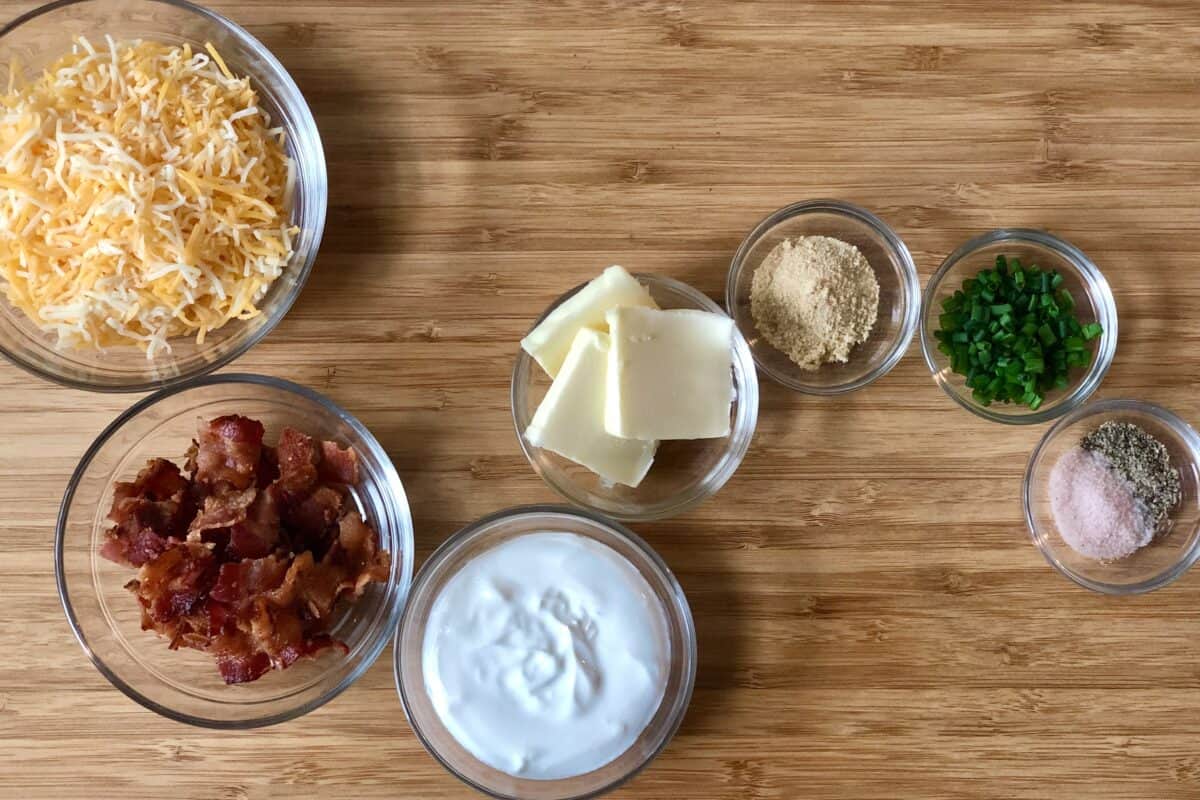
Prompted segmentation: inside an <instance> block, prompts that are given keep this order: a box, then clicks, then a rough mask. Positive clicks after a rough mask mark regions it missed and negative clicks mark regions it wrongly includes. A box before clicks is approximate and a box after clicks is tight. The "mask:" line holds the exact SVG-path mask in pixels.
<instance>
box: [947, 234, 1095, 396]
mask: <svg viewBox="0 0 1200 800" xmlns="http://www.w3.org/2000/svg"><path fill="white" fill-rule="evenodd" d="M1062 284H1063V276H1062V275H1060V274H1059V273H1058V271H1057V270H1043V269H1039V268H1038V267H1037V266H1029V267H1026V266H1022V264H1021V261H1020V259H1017V258H1012V259H1008V258H1005V257H1004V256H996V265H995V267H993V268H992V269H985V270H983V271H982V272H980V273H979V274H978V275H977V276H975V277H974V278H968V279H967V280H965V281H963V285H962V289H960V290H958V291H956V292H955V293H954V294H953V295H951V296H950V297H947V298H946V299H945V300H943V301H942V313H941V315H940V316H939V317H938V325H939V326H940V327H939V329H938V330H937V331H935V332H934V334H933V335H934V337H935V338H936V339H937V340H938V350H940V351H941V352H942V353H944V354H945V355H946V356H947V357H949V359H950V369H952V370H953V371H954V372H956V373H958V374H959V375H963V376H965V377H966V379H967V381H966V383H967V388H969V389H970V390H971V395H972V397H974V399H975V402H977V403H979V404H980V405H984V406H988V405H991V404H992V403H994V402H1001V403H1020V404H1021V405H1025V406H1029V408H1030V409H1031V410H1034V411H1036V410H1037V409H1038V408H1039V407H1040V406H1041V405H1042V403H1043V402H1045V400H1046V393H1047V392H1049V391H1051V390H1054V389H1065V388H1066V387H1067V386H1069V385H1070V378H1069V374H1070V371H1071V369H1072V368H1075V367H1080V368H1083V367H1087V366H1088V365H1089V364H1091V363H1092V348H1091V347H1089V346H1088V342H1091V341H1093V340H1095V339H1096V338H1097V337H1099V336H1100V335H1101V334H1102V333H1104V328H1103V327H1102V326H1101V325H1100V324H1099V323H1097V322H1092V323H1089V324H1087V325H1080V324H1079V320H1078V318H1076V316H1075V298H1074V297H1073V296H1072V295H1071V293H1070V292H1069V291H1068V290H1067V289H1066V288H1064V287H1063V285H1062Z"/></svg>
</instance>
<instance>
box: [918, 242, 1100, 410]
mask: <svg viewBox="0 0 1200 800" xmlns="http://www.w3.org/2000/svg"><path fill="white" fill-rule="evenodd" d="M999 255H1003V256H1006V257H1009V258H1011V257H1014V256H1015V257H1018V258H1020V259H1021V264H1022V265H1024V266H1027V267H1028V266H1034V265H1036V266H1038V267H1041V268H1042V269H1057V270H1058V272H1059V273H1060V274H1061V275H1062V276H1063V284H1062V286H1063V288H1064V289H1067V290H1068V291H1070V292H1071V295H1072V296H1073V297H1074V298H1075V303H1076V307H1075V314H1076V316H1077V317H1078V319H1079V324H1081V325H1087V324H1089V323H1092V322H1099V323H1100V324H1101V325H1102V326H1104V333H1102V334H1101V335H1100V337H1099V338H1098V339H1096V340H1095V341H1093V342H1092V343H1091V347H1092V362H1091V364H1090V365H1089V366H1088V367H1087V368H1086V369H1075V368H1072V370H1071V375H1070V377H1071V383H1070V385H1068V386H1067V388H1065V389H1057V390H1054V391H1051V392H1048V393H1047V394H1046V399H1045V402H1043V403H1042V405H1041V407H1040V408H1038V410H1037V411H1031V410H1029V408H1028V407H1027V406H1023V405H1018V404H1016V403H1008V404H1005V403H992V404H991V405H990V406H981V405H980V404H979V403H977V402H975V399H974V398H973V397H972V396H971V389H969V388H968V387H967V385H966V378H964V377H963V376H962V375H958V374H955V373H954V372H953V371H952V370H951V369H950V358H949V356H947V355H946V354H945V353H943V352H942V351H940V350H938V341H937V339H935V338H934V336H933V333H934V331H936V330H937V329H938V326H939V317H940V316H941V314H942V302H943V301H944V300H945V299H946V298H948V297H950V296H951V295H953V294H954V293H955V292H956V291H958V290H959V289H961V288H962V285H963V281H965V280H966V279H967V278H974V277H975V276H976V275H978V274H979V272H980V271H981V270H984V269H990V268H992V267H994V266H995V264H996V256H999ZM921 352H922V353H924V355H925V363H926V364H927V365H928V366H929V370H930V372H932V373H933V379H934V381H936V382H937V384H938V386H940V387H942V390H943V391H944V392H945V393H946V394H947V395H949V396H950V399H952V400H953V401H954V402H956V403H958V404H959V405H960V406H962V407H963V408H965V409H967V410H968V411H970V412H971V413H973V414H977V415H979V416H981V417H983V418H984V419H989V420H992V421H993V422H1004V423H1008V424H1010V425H1032V424H1037V423H1040V422H1046V421H1048V420H1052V419H1054V418H1056V417H1060V416H1062V415H1063V414H1066V413H1067V412H1069V411H1071V410H1072V409H1074V408H1077V407H1078V406H1079V405H1081V404H1082V403H1083V402H1084V401H1085V400H1087V399H1088V397H1090V396H1091V394H1092V392H1094V391H1096V388H1097V387H1098V386H1100V382H1101V381H1102V380H1104V374H1105V373H1106V372H1108V368H1109V366H1110V365H1111V364H1112V360H1113V356H1115V355H1116V352H1117V304H1116V300H1114V298H1113V293H1112V289H1110V288H1109V286H1108V281H1107V280H1105V279H1104V275H1103V274H1101V272H1100V270H1099V269H1098V268H1097V267H1096V265H1095V264H1093V263H1092V261H1091V259H1089V258H1088V257H1087V256H1086V255H1084V254H1083V251H1082V250H1080V249H1079V248H1078V247H1075V246H1074V245H1073V244H1071V243H1070V242H1067V241H1064V240H1062V239H1060V238H1058V237H1057V236H1054V235H1053V234H1049V233H1046V232H1045V231H1037V230H1027V229H1023V228H1000V229H998V230H994V231H991V232H990V233H985V234H984V235H982V236H978V237H976V238H974V239H971V240H970V241H969V242H966V243H965V244H963V245H962V246H961V247H959V248H958V249H957V250H955V251H954V252H953V253H951V254H950V255H949V256H947V258H946V260H945V261H943V262H942V265H941V266H940V267H939V268H938V271H937V272H935V273H934V274H933V277H932V278H930V279H929V284H928V285H927V286H926V287H925V298H924V301H923V305H922V310H921Z"/></svg>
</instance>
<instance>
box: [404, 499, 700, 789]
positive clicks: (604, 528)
mask: <svg viewBox="0 0 1200 800" xmlns="http://www.w3.org/2000/svg"><path fill="white" fill-rule="evenodd" d="M541 532H557V533H573V534H578V535H580V536H585V537H587V538H589V539H592V540H595V541H597V542H600V543H602V544H605V545H607V546H608V547H611V548H612V549H613V550H615V551H617V553H619V554H620V555H622V556H624V557H625V558H626V559H628V560H629V562H630V563H631V564H632V565H633V566H634V567H635V568H636V569H637V570H638V571H639V572H640V573H641V574H642V577H644V578H645V579H646V582H647V583H648V584H649V585H650V588H651V589H652V591H653V592H654V596H655V597H657V598H658V600H659V602H661V603H662V608H663V612H664V616H665V617H666V620H667V629H668V638H669V645H670V667H669V672H668V677H667V686H666V690H665V692H664V694H663V699H662V702H661V703H660V704H659V707H658V711H657V712H655V714H654V717H653V718H652V719H651V720H650V723H649V724H648V725H647V726H646V728H645V729H644V730H643V731H642V733H641V735H640V736H639V737H638V738H637V740H636V741H635V742H634V743H633V744H632V745H631V746H630V747H629V749H628V750H626V751H625V752H624V753H622V754H621V755H620V756H618V757H617V758H616V759H615V760H613V761H611V762H610V763H608V764H606V765H605V766H603V767H600V768H599V769H596V770H593V771H592V772H588V773H585V774H583V775H577V776H574V777H570V778H560V779H555V780H532V779H528V778H518V777H514V776H512V775H508V774H506V773H503V772H500V771H499V770H496V769H494V768H492V767H489V766H488V765H486V764H484V763H483V762H481V761H479V760H478V759H477V758H475V757H474V756H473V755H471V754H470V753H469V752H468V751H467V750H466V749H465V748H464V747H463V746H462V745H460V744H459V743H458V741H457V740H455V738H454V737H453V735H452V734H451V733H450V732H449V731H448V730H447V729H446V727H445V726H444V725H443V724H442V721H441V719H440V718H439V717H438V714H437V712H436V711H435V710H434V708H433V704H432V703H431V701H430V699H429V694H428V691H427V689H426V686H425V681H424V675H423V670H422V663H421V660H422V645H423V642H424V638H425V630H426V622H427V620H428V618H429V612H430V609H431V608H432V606H433V603H434V601H435V600H436V599H437V597H438V595H439V594H440V593H441V591H442V589H443V587H445V585H446V582H447V581H448V580H449V579H450V578H451V577H452V576H454V575H455V574H456V573H457V572H458V571H459V570H460V569H461V568H462V567H463V566H464V565H465V564H466V563H467V562H468V561H469V560H470V559H471V558H473V557H474V556H476V555H478V554H480V553H482V552H484V551H485V550H488V549H490V548H492V547H495V546H496V545H498V544H500V543H502V542H505V541H508V540H510V539H513V538H515V537H517V536H521V535H523V534H528V533H541ZM394 654H395V665H394V666H395V674H396V688H397V690H398V691H399V693H400V701H401V702H402V703H403V704H404V712H405V714H407V715H408V721H409V724H411V725H412V728H413V731H414V732H416V734H417V738H418V739H420V740H421V743H422V744H423V745H424V746H425V749H426V750H428V751H429V752H430V754H432V755H433V757H434V758H436V759H437V760H438V761H439V762H441V764H442V766H444V767H445V768H446V769H447V770H449V771H450V772H451V773H452V774H453V775H454V776H455V777H457V778H459V779H460V780H462V781H463V782H464V783H467V784H469V785H470V786H472V787H474V788H475V789H477V790H478V791H481V792H483V793H484V794H487V795H490V796H492V797H497V798H503V799H504V800H567V799H568V798H574V799H578V798H584V797H595V796H597V795H599V794H603V793H604V792H607V791H610V790H612V789H615V788H616V787H618V786H620V785H621V784H623V783H625V782H626V781H628V780H629V779H631V778H632V777H633V776H634V775H636V774H637V773H638V772H639V771H641V770H642V769H643V768H645V767H646V765H647V764H649V763H650V762H651V761H652V760H653V759H654V757H655V756H657V755H658V754H659V753H660V752H661V751H662V749H663V748H664V747H666V745H667V742H669V741H670V740H671V737H672V736H674V734H675V731H676V730H677V729H678V728H679V724H680V723H681V722H682V721H683V716H684V713H685V712H686V711H687V706H688V702H689V701H690V700H691V696H692V686H693V684H694V683H695V679H696V632H695V628H694V626H693V624H692V612H691V609H690V608H689V607H688V602H687V598H686V597H685V596H684V594H683V589H682V588H680V586H679V583H678V582H677V581H676V580H675V577H674V576H673V575H672V574H671V571H670V569H669V568H668V567H667V565H666V564H665V563H664V562H663V560H662V558H661V557H659V555H658V554H657V553H655V552H654V551H653V550H652V549H651V548H650V546H649V545H647V544H646V543H645V542H644V541H642V540H641V539H639V538H638V537H637V536H636V535H634V534H633V533H632V532H631V531H629V530H628V529H626V528H624V527H622V526H621V525H619V524H617V523H615V522H612V521H610V520H607V519H605V518H603V517H601V516H599V515H597V514H593V513H590V512H588V511H581V510H576V509H572V508H569V507H566V506H523V507H518V508H511V509H508V510H506V511H501V512H498V513H496V514H492V515H489V516H487V517H484V518H483V519H481V520H479V521H477V522H474V523H472V524H470V525H468V526H467V527H465V528H463V529H462V530H461V531H459V532H458V533H456V534H454V535H453V536H451V537H450V538H449V539H447V540H446V541H445V542H443V543H442V545H441V547H439V548H438V549H437V550H436V551H434V553H433V555H431V556H430V557H429V560H428V561H426V562H425V563H424V564H423V565H422V566H421V570H420V572H419V573H417V577H416V580H415V581H414V583H413V591H412V594H411V595H410V597H409V602H408V604H407V605H406V606H405V609H404V615H403V617H402V619H401V620H400V628H399V632H398V633H397V635H396V646H395V650H394Z"/></svg>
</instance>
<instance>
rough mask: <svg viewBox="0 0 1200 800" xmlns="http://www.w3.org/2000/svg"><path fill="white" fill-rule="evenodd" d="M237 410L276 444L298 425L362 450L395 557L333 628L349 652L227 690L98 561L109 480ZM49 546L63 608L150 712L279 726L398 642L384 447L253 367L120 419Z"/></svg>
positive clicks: (396, 569) (181, 449)
mask: <svg viewBox="0 0 1200 800" xmlns="http://www.w3.org/2000/svg"><path fill="white" fill-rule="evenodd" d="M234 413H236V414H242V415H245V416H248V417H251V418H253V419H257V420H259V421H261V422H262V423H263V425H264V426H266V429H267V434H266V441H267V442H269V443H274V442H275V441H276V440H277V438H278V435H279V430H280V428H281V427H283V426H284V425H291V426H294V427H296V428H298V429H299V430H302V431H304V432H305V433H308V434H310V435H312V436H315V437H319V438H322V439H329V440H333V441H336V442H338V443H340V444H342V445H343V446H349V447H352V448H353V449H354V450H355V451H357V452H358V455H359V459H360V460H359V466H360V469H361V472H362V480H361V482H360V484H359V485H358V486H357V487H355V489H354V490H353V498H354V501H355V503H356V504H357V506H358V507H359V510H360V512H361V513H362V515H363V518H364V519H366V520H367V521H368V522H369V523H371V524H372V525H373V526H374V527H375V528H376V530H377V531H378V532H379V537H380V545H381V547H382V549H384V550H387V551H389V552H390V553H391V554H392V567H391V572H390V574H389V576H388V579H387V582H386V583H374V584H371V585H370V586H369V588H368V589H367V591H366V593H365V594H364V595H363V596H362V597H361V598H359V599H358V600H357V601H355V602H354V603H353V604H351V605H347V606H346V607H345V608H344V609H343V610H342V613H341V616H340V617H339V618H338V619H337V620H336V621H335V624H334V625H333V627H332V629H331V633H332V634H333V636H334V637H336V638H338V639H341V640H342V641H343V642H345V643H346V645H347V646H348V647H349V653H348V654H346V655H342V654H341V653H340V652H339V651H327V652H325V653H323V654H322V655H320V656H318V657H317V658H316V659H312V660H305V659H302V660H301V661H298V662H296V663H295V664H294V665H292V666H291V667H289V668H287V669H286V670H282V671H273V672H269V673H267V674H266V675H264V676H263V677H261V678H259V679H258V680H257V681H254V682H252V683H247V684H240V685H233V686H227V685H225V684H224V683H223V682H222V681H221V678H220V676H219V675H218V673H217V669H216V666H215V664H214V663H213V659H212V657H211V656H208V655H206V654H204V653H201V652H198V651H196V650H189V649H184V648H181V649H179V650H169V649H168V648H167V642H166V640H164V639H162V638H161V637H159V636H158V634H156V633H155V632H153V631H143V630H142V629H141V614H140V607H139V605H138V603H137V600H136V599H135V598H134V597H133V595H131V594H130V593H129V592H128V591H126V590H125V589H124V588H123V587H124V585H125V583H126V582H127V581H129V580H130V579H131V578H133V577H135V575H136V572H135V571H134V570H132V569H130V568H129V567H126V566H122V565H119V564H115V563H113V562H111V561H109V560H107V559H105V558H103V557H102V556H101V555H100V545H101V544H102V543H103V541H104V532H105V530H106V529H107V528H108V521H107V519H106V515H107V514H108V510H109V508H110V506H111V505H112V489H113V483H114V482H116V481H123V480H132V479H133V477H134V476H135V475H136V474H137V472H138V470H139V469H141V467H142V466H143V465H144V464H145V462H146V461H147V460H149V459H151V458H155V457H163V458H169V459H171V460H173V461H176V463H180V462H181V461H182V457H183V455H184V453H185V451H186V450H187V448H188V445H189V444H190V443H191V440H192V437H193V436H194V435H195V432H196V425H197V421H198V420H201V419H210V418H213V417H217V416H221V415H223V414H234ZM54 547H55V571H56V575H57V578H58V590H59V595H60V597H61V599H62V604H63V608H64V609H65V610H66V613H67V619H68V620H69V622H70V623H71V627H72V629H73V630H74V632H75V635H76V637H77V638H78V639H79V643H80V644H81V645H83V649H84V652H85V653H87V655H88V657H89V658H90V659H91V660H92V663H93V664H95V665H96V668H97V669H99V670H100V672H101V673H103V674H104V676H105V677H106V678H108V679H109V680H110V681H111V682H112V683H113V685H114V686H116V687H117V688H118V689H120V690H121V691H122V692H124V693H125V694H126V695H128V696H129V697H131V698H132V699H134V700H136V701H137V702H139V703H141V704H142V705H144V706H146V707H147V708H149V709H152V710H153V711H157V712H158V713H160V714H162V715H164V716H167V717H170V718H172V719H175V720H179V721H181V722H187V723H191V724H193V725H203V726H207V727H213V728H251V727H256V726H261V725H270V724H273V723H276V722H283V721H285V720H289V719H293V718H295V717H298V716H300V715H301V714H305V713H307V712H309V711H311V710H313V709H314V708H317V707H319V706H321V705H322V704H324V703H326V702H328V701H329V700H330V699H332V698H333V697H335V696H337V695H338V694H339V693H340V692H341V691H343V690H344V689H346V687H348V686H349V685H350V684H351V683H353V682H354V681H355V680H356V679H357V678H358V677H359V676H360V675H362V674H363V673H364V672H366V670H367V668H368V667H370V666H371V664H372V662H374V661H375V659H376V658H377V657H378V656H379V654H380V652H382V650H383V648H384V647H385V646H386V644H387V642H388V640H389V639H390V638H391V635H392V632H393V630H394V629H395V627H396V621H397V620H398V619H399V616H400V608H401V606H402V605H403V603H404V599H405V597H406V596H407V595H408V587H409V584H410V583H411V580H412V571H413V530H412V519H411V517H410V516H409V509H408V500H407V499H406V497H405V495H404V487H403V486H402V485H401V483H400V478H399V476H398V475H397V474H396V470H395V467H393V466H392V462H391V460H390V459H389V458H388V455H387V453H386V452H385V451H384V449H383V447H382V446H381V445H380V444H379V442H378V441H376V440H375V437H374V436H372V435H371V433H370V432H369V431H368V430H367V429H366V428H365V427H363V425H362V423H360V422H358V420H356V419H354V417H352V416H350V414H348V413H347V412H345V411H343V410H342V409H341V408H338V407H337V406H336V405H334V404H333V403H332V402H330V401H329V400H328V399H326V398H325V397H322V396H321V395H319V394H317V393H316V392H314V391H311V390H309V389H305V388H304V387H302V386H297V385H296V384H293V383H288V382H287V381H282V380H278V379H275V378H268V377H263V376H258V375H220V376H214V377H206V378H199V379H196V380H194V381H191V382H189V383H187V384H185V385H183V386H179V387H176V388H172V389H166V390H163V391H161V392H159V393H157V394H154V395H152V396H150V397H148V398H146V399H144V400H142V401H141V402H139V403H137V404H136V405H134V406H133V407H132V408H130V409H129V410H128V411H126V412H125V413H124V414H122V415H121V416H119V417H117V419H116V420H115V421H113V423H112V424H111V425H109V426H108V427H107V428H106V429H105V430H104V432H103V433H101V434H100V436H99V437H98V438H97V439H96V441H95V442H94V443H93V444H92V446H91V447H90V448H88V450H87V452H86V453H85V454H84V456H83V459H82V460H81V461H80V462H79V466H78V467H77V468H76V469H75V474H74V475H72V476H71V481H70V483H69V484H68V486H67V491H66V494H65V496H64V497H63V502H62V508H61V509H60V511H59V516H58V530H57V535H56V538H55V544H54Z"/></svg>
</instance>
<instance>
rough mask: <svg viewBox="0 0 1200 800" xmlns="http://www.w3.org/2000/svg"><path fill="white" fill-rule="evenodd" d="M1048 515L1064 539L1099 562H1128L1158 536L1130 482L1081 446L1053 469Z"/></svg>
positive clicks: (1097, 455) (1080, 552)
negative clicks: (1127, 559) (1137, 551)
mask: <svg viewBox="0 0 1200 800" xmlns="http://www.w3.org/2000/svg"><path fill="white" fill-rule="evenodd" d="M1050 511H1051V513H1053V514H1054V524H1055V525H1057V526H1058V533H1059V535H1060V536H1062V539H1063V541H1064V542H1066V543H1067V544H1068V545H1070V547H1071V549H1072V550H1074V551H1075V552H1077V553H1079V554H1080V555H1082V556H1086V557H1088V558H1094V559H1097V560H1099V561H1112V560H1114V559H1118V558H1125V557H1126V556H1128V555H1131V554H1133V553H1134V552H1135V551H1136V550H1137V549H1138V548H1141V547H1145V546H1146V545H1148V544H1150V540H1151V539H1152V538H1153V537H1154V531H1153V530H1152V529H1151V527H1150V526H1149V524H1147V520H1146V514H1145V510H1144V509H1143V507H1142V504H1141V503H1140V502H1139V501H1138V499H1137V497H1136V496H1135V495H1134V493H1133V488H1132V487H1131V486H1130V484H1129V482H1128V481H1126V480H1125V479H1124V478H1123V477H1121V475H1120V474H1118V473H1117V472H1116V470H1114V469H1113V468H1112V464H1111V463H1110V462H1109V460H1108V459H1107V458H1105V457H1104V456H1102V455H1101V454H1100V453H1097V452H1095V451H1092V450H1084V449H1083V448H1082V447H1075V448H1073V449H1071V450H1068V451H1067V452H1065V453H1063V455H1062V457H1060V458H1059V459H1058V461H1057V462H1056V463H1055V465H1054V468H1053V469H1052V470H1051V471H1050Z"/></svg>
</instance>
